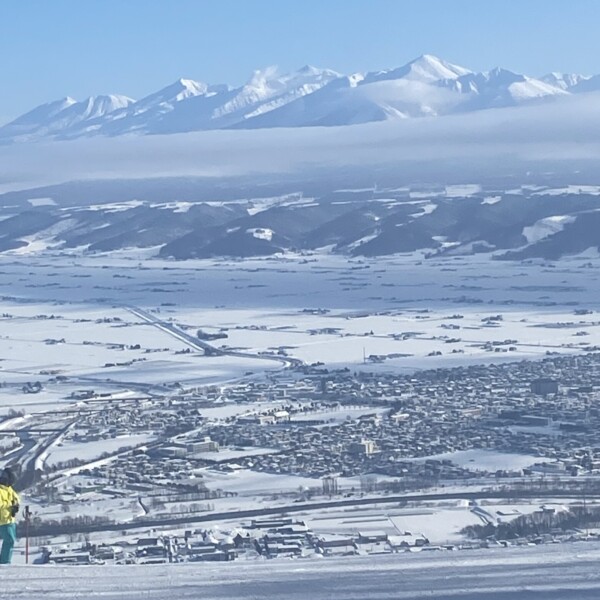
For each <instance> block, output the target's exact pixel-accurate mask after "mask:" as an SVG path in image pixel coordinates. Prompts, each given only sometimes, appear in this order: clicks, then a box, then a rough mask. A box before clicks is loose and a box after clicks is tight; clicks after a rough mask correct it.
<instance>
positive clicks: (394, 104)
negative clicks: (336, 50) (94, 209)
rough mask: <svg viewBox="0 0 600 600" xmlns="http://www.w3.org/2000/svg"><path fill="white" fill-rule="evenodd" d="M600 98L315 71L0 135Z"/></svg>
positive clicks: (453, 76) (374, 115) (463, 71)
mask: <svg viewBox="0 0 600 600" xmlns="http://www.w3.org/2000/svg"><path fill="white" fill-rule="evenodd" d="M597 90H600V75H596V76H593V77H587V76H583V75H578V74H564V73H550V74H548V75H546V76H544V77H541V78H534V77H529V76H527V75H522V74H519V73H514V72H512V71H508V70H505V69H500V68H496V69H493V70H491V71H488V72H483V73H476V72H473V71H471V70H469V69H467V68H464V67H460V66H457V65H454V64H451V63H448V62H446V61H444V60H442V59H440V58H437V57H435V56H431V55H427V54H426V55H423V56H420V57H419V58H417V59H415V60H413V61H411V62H409V63H408V64H406V65H404V66H402V67H399V68H394V69H388V70H384V71H377V72H371V73H366V74H361V73H355V74H351V75H343V74H340V73H337V72H335V71H332V70H330V69H318V68H315V67H311V66H306V67H303V68H301V69H300V70H298V71H296V72H293V73H289V74H286V75H280V74H279V73H277V71H276V70H275V69H266V70H264V71H256V72H255V73H254V74H253V76H252V77H251V78H250V80H249V81H248V82H247V83H246V84H245V85H243V86H241V87H230V86H228V85H208V84H206V83H202V82H198V81H192V80H190V79H179V80H177V81H176V82H174V83H172V84H171V85H169V86H167V87H165V88H163V89H161V90H159V91H157V92H155V93H153V94H150V95H149V96H146V97H145V98H142V99H140V100H137V101H136V100H133V99H132V98H129V97H127V96H120V95H106V96H95V97H91V98H88V99H87V100H83V101H81V102H78V101H76V100H74V99H73V98H69V97H67V98H63V99H61V100H55V101H53V102H49V103H48V104H43V105H41V106H38V107H36V108H34V109H33V110H31V111H29V112H27V113H25V114H24V115H22V116H20V117H18V118H17V119H15V120H14V121H12V122H10V123H8V124H6V125H4V126H3V127H0V143H3V144H9V143H14V142H27V141H34V140H40V139H60V140H65V139H75V138H80V137H86V136H95V135H103V136H119V135H125V134H131V133H136V134H169V133H183V132H190V131H203V130H212V129H255V128H271V127H308V126H336V125H353V124H359V123H368V122H373V121H385V120H391V119H410V118H415V117H433V116H442V115H450V114H457V113H465V112H470V111H477V110H482V109H491V108H500V107H507V106H515V105H521V104H525V103H534V102H543V101H550V100H553V99H556V98H561V97H565V96H568V95H571V94H578V93H585V92H591V91H597Z"/></svg>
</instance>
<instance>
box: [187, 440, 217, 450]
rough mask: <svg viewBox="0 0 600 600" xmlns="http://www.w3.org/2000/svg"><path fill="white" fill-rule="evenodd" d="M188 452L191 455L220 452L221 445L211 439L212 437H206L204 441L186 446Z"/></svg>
mask: <svg viewBox="0 0 600 600" xmlns="http://www.w3.org/2000/svg"><path fill="white" fill-rule="evenodd" d="M186 450H187V451H188V452H190V453H197V452H218V451H219V444H218V442H215V441H213V440H211V439H210V437H208V436H207V437H205V438H204V439H203V440H202V441H199V442H198V441H196V442H190V443H189V444H187V446H186Z"/></svg>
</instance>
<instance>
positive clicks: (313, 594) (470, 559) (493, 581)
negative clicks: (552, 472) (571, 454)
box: [2, 542, 600, 600]
mask: <svg viewBox="0 0 600 600" xmlns="http://www.w3.org/2000/svg"><path fill="white" fill-rule="evenodd" d="M599 559H600V551H599V550H598V546H597V545H596V544H595V543H585V542H584V543H573V544H563V545H553V546H551V545H546V546H537V547H526V548H502V549H501V548H497V549H489V550H479V551H460V552H421V553H417V554H410V553H401V554H395V555H387V556H382V555H379V556H370V557H341V558H325V559H321V560H317V559H313V560H290V559H281V560H278V559H274V560H270V561H261V560H258V561H250V562H239V561H236V562H235V563H229V564H227V563H224V564H209V563H204V564H196V565H194V564H192V563H188V564H171V565H168V564H167V565H140V566H138V565H128V566H94V567H73V566H71V567H68V566H67V567H58V566H35V565H34V566H30V567H25V566H11V567H10V568H9V571H10V576H7V577H5V578H3V580H2V588H3V593H4V594H6V597H7V598H19V599H20V600H38V599H39V598H47V599H49V600H59V599H60V600H74V599H84V598H85V599H86V600H87V599H90V600H93V599H94V598H102V599H103V600H117V599H118V600H133V599H137V598H146V599H148V600H163V599H164V598H181V599H188V600H192V599H193V600H198V599H199V598H202V599H204V600H216V599H220V600H234V599H235V600H244V599H245V600H257V599H259V598H260V599H261V600H275V599H278V600H283V599H284V598H285V599H286V600H306V599H308V598H311V599H325V598H327V599H328V600H408V599H410V600H418V599H421V598H422V599H424V598H427V599H428V600H442V599H443V600H450V599H452V600H475V599H477V600H486V599H490V600H492V599H493V600H523V599H525V598H527V599H534V598H535V599H539V600H542V599H544V600H584V599H585V600H592V599H596V598H598V597H600V573H599V572H598V568H597V565H598V560H599Z"/></svg>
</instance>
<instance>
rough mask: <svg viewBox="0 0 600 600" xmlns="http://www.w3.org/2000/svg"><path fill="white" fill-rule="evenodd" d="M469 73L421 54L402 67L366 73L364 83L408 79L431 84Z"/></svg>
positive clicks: (438, 59)
mask: <svg viewBox="0 0 600 600" xmlns="http://www.w3.org/2000/svg"><path fill="white" fill-rule="evenodd" d="M469 73H471V71H470V70H469V69H466V68H465V67H460V66H458V65H454V64H452V63H449V62H446V61H445V60H442V59H441V58H438V57H437V56H434V55H433V54H423V55H422V56H419V57H418V58H415V59H414V60H412V61H410V62H409V63H407V64H405V65H404V66H402V67H398V68H396V69H389V70H386V71H377V72H374V73H368V74H367V76H366V77H365V81H366V82H369V83H370V82H372V81H385V80H388V79H408V80H410V81H419V82H424V83H432V82H435V81H440V80H442V79H456V78H457V77H461V76H463V75H467V74H469Z"/></svg>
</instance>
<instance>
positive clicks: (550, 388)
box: [531, 377, 558, 396]
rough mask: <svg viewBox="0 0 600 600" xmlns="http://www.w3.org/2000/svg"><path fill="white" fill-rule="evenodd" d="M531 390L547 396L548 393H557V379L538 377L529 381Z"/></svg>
mask: <svg viewBox="0 0 600 600" xmlns="http://www.w3.org/2000/svg"><path fill="white" fill-rule="evenodd" d="M531 392H532V393H533V394H536V395H538V396H547V395H548V394H558V381H555V380H554V379H548V378H546V377H540V378H539V379H534V380H533V381H532V382H531Z"/></svg>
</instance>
